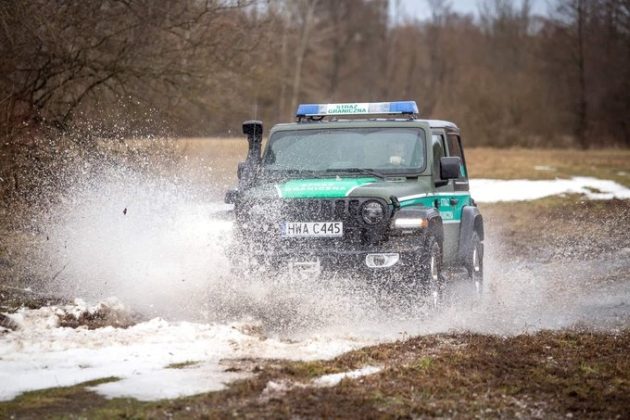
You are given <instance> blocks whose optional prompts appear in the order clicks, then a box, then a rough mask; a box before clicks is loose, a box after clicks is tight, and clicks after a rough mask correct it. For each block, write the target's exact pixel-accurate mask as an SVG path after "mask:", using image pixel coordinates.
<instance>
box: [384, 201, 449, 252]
mask: <svg viewBox="0 0 630 420" xmlns="http://www.w3.org/2000/svg"><path fill="white" fill-rule="evenodd" d="M398 217H402V218H406V217H409V218H422V219H426V220H428V221H429V226H428V228H427V229H426V230H425V229H423V231H424V232H428V233H431V234H433V236H435V238H436V240H437V241H438V243H439V244H440V247H441V246H442V245H443V242H444V229H443V226H442V217H441V216H440V213H439V212H438V211H437V210H436V209H435V208H433V207H422V206H413V207H403V208H401V209H400V210H398V211H397V212H396V214H395V216H394V219H396V218H398Z"/></svg>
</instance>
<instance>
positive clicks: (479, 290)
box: [466, 232, 483, 297]
mask: <svg viewBox="0 0 630 420" xmlns="http://www.w3.org/2000/svg"><path fill="white" fill-rule="evenodd" d="M466 270H467V271H468V283H469V285H470V290H471V293H472V294H474V296H475V297H481V295H482V294H483V242H481V240H480V239H479V235H478V234H477V232H473V234H472V238H471V246H470V251H469V252H468V255H467V256H466Z"/></svg>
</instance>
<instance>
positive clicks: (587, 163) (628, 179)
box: [466, 148, 630, 186]
mask: <svg viewBox="0 0 630 420" xmlns="http://www.w3.org/2000/svg"><path fill="white" fill-rule="evenodd" d="M466 160H467V163H468V169H469V172H470V176H471V177H472V178H497V179H519V178H522V179H554V178H568V177H571V176H593V177H596V178H602V179H612V180H615V181H617V182H620V183H622V184H624V185H626V186H630V149H602V150H575V149H490V148H470V149H467V150H466ZM537 167H538V168H537Z"/></svg>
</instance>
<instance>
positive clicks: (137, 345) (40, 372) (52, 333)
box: [0, 305, 370, 400]
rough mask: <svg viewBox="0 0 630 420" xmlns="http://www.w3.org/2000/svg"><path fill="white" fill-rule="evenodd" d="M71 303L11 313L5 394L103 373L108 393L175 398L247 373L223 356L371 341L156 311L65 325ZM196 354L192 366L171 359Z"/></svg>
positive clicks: (2, 374)
mask: <svg viewBox="0 0 630 420" xmlns="http://www.w3.org/2000/svg"><path fill="white" fill-rule="evenodd" d="M75 306H77V308H72V307H54V306H50V307H44V308H40V309H36V310H30V309H22V310H20V311H19V312H18V313H16V314H13V315H12V316H11V318H12V319H13V320H14V321H15V322H17V323H18V324H19V325H20V328H19V329H18V330H17V331H13V332H9V333H6V334H3V336H2V338H1V339H0V400H10V399H12V398H14V397H16V396H17V395H19V394H21V393H22V392H25V391H31V390H38V389H45V388H51V387H60V386H71V385H75V384H78V383H81V382H86V381H91V380H95V379H100V378H105V377H117V378H120V380H119V381H116V382H109V383H104V384H100V385H97V386H94V387H92V388H91V389H93V390H94V391H96V392H97V393H99V394H101V395H104V396H106V397H108V398H115V397H133V398H137V399H139V400H156V399H162V398H175V397H180V396H185V395H192V394H197V393H201V392H208V391H215V390H219V389H222V388H223V387H224V384H225V383H227V382H231V381H233V380H235V379H239V378H243V377H245V376H246V375H248V374H249V373H243V372H230V371H228V370H229V369H226V368H225V367H224V366H223V365H222V364H221V361H222V360H223V359H240V358H269V359H271V358H284V359H291V360H298V359H300V360H314V359H326V358H332V357H335V356H337V355H339V354H341V353H344V352H347V351H350V350H353V349H356V348H359V347H362V346H365V345H368V344H370V342H367V341H359V340H354V339H352V338H348V339H347V340H331V339H330V338H329V337H328V338H327V337H325V336H317V335H315V336H312V337H310V338H308V339H306V340H303V341H300V342H294V341H283V340H280V339H273V338H265V337H260V336H259V335H257V334H256V335H248V334H247V333H245V332H244V331H249V330H256V328H252V327H251V326H247V325H245V324H244V323H232V324H222V325H217V324H202V323H193V322H183V321H182V322H167V321H165V320H164V319H161V318H154V319H152V320H150V321H147V322H142V323H139V324H136V325H134V326H131V327H129V328H126V329H122V328H113V327H104V328H99V329H95V330H88V329H87V328H85V327H79V328H64V327H59V326H58V325H59V318H60V317H61V316H63V315H64V314H66V313H67V312H68V311H72V310H76V311H77V312H78V311H80V310H83V309H84V308H83V309H79V305H75ZM191 360H195V361H200V363H199V364H196V365H193V366H189V367H187V368H186V369H173V368H169V365H172V364H174V363H185V362H188V361H191Z"/></svg>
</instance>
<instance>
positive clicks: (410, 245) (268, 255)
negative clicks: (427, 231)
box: [239, 235, 425, 274]
mask: <svg viewBox="0 0 630 420" xmlns="http://www.w3.org/2000/svg"><path fill="white" fill-rule="evenodd" d="M423 239H424V238H423V236H422V235H413V236H407V237H395V236H391V237H390V239H389V240H388V241H385V242H383V243H381V244H370V245H364V244H347V243H334V242H329V243H325V242H324V243H323V242H319V243H318V242H317V241H311V242H309V240H308V239H305V240H304V241H302V243H301V244H296V243H295V242H291V243H290V244H282V243H271V244H269V243H268V244H250V246H246V247H245V249H243V248H241V250H240V251H239V254H240V255H241V256H248V258H249V259H250V260H251V261H253V263H254V264H255V265H260V266H265V267H270V268H274V269H283V268H286V267H288V266H289V265H290V264H293V263H296V262H297V263H300V262H309V261H317V263H318V265H319V266H320V268H321V270H322V271H324V272H338V271H347V272H352V273H358V274H363V273H385V272H393V271H401V270H403V271H404V270H405V269H409V268H412V267H416V266H417V265H418V264H422V263H423V262H424V257H425V256H424V254H423V252H422V251H423V247H422V244H423V242H424V240H423ZM261 245H262V246H261ZM370 254H398V256H399V258H398V261H397V262H396V263H395V264H393V265H392V266H391V267H368V265H367V263H366V257H367V256H368V255H370Z"/></svg>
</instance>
